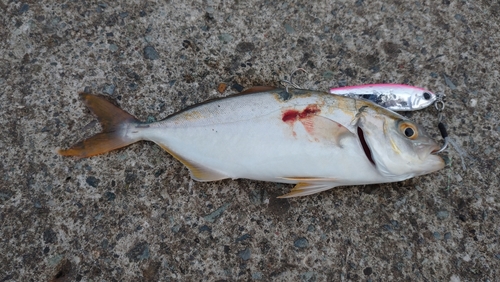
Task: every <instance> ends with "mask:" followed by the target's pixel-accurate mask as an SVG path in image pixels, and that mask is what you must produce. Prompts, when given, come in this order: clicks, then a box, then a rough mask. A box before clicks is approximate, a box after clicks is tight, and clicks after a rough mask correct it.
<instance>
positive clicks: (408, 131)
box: [405, 127, 415, 137]
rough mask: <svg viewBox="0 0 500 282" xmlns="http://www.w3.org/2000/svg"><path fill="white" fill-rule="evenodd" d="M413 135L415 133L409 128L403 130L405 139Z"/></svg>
mask: <svg viewBox="0 0 500 282" xmlns="http://www.w3.org/2000/svg"><path fill="white" fill-rule="evenodd" d="M414 134H415V131H413V129H411V127H408V128H406V129H405V135H406V137H412V136H413V135H414Z"/></svg>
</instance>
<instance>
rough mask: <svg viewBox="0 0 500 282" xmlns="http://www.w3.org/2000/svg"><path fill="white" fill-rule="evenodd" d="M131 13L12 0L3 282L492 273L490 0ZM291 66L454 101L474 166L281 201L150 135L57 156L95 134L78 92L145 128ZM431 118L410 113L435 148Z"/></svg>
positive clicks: (318, 77) (3, 87)
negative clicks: (202, 179)
mask: <svg viewBox="0 0 500 282" xmlns="http://www.w3.org/2000/svg"><path fill="white" fill-rule="evenodd" d="M123 2H125V3H124V4H117V3H115V1H107V2H104V1H103V2H95V1H78V0H73V1H47V0H42V1H26V2H21V1H10V0H2V1H0V22H1V23H0V124H1V126H2V133H1V134H0V156H1V158H2V161H1V162H0V172H1V178H0V222H1V225H0V281H48V280H52V281H139V280H141V281H155V280H161V281H177V280H179V281H201V280H204V281H235V280H261V281H389V280H396V281H402V280H404V281H495V280H497V279H498V278H497V277H498V276H499V274H500V270H499V266H500V245H499V232H500V227H499V223H500V214H499V208H500V198H499V195H500V194H499V181H498V175H499V173H500V169H499V167H498V165H499V152H498V150H499V146H500V145H499V142H498V139H499V135H500V125H499V120H500V115H499V111H500V103H499V100H500V99H499V96H498V94H497V92H498V89H499V87H500V85H499V82H500V80H499V76H500V74H499V61H500V28H499V20H498V19H499V18H500V5H499V3H498V2H497V1H471V0H443V1H404V0H403V1H401V0H389V1H380V0H377V1H363V0H340V1H267V0H249V1H216V0H206V1H197V0H195V1H180V0H174V1H123ZM283 2H289V3H283ZM298 67H302V68H304V69H306V70H307V71H308V74H298V75H297V77H296V78H295V81H296V82H297V83H298V84H299V85H301V86H302V87H303V88H307V89H315V90H326V89H328V87H330V86H339V85H356V84H361V83H372V82H393V83H407V84H412V85H418V86H422V87H425V88H429V89H431V90H433V91H434V92H437V93H445V94H446V95H447V102H446V109H445V111H444V121H445V123H446V125H447V127H448V130H449V133H450V136H451V137H452V139H453V140H454V141H455V142H456V143H457V144H459V145H460V147H461V148H462V149H463V150H464V151H466V152H467V153H468V154H469V157H468V158H466V159H465V164H466V169H465V170H464V169H463V168H462V165H461V161H460V155H459V154H458V153H457V152H456V151H455V150H453V149H448V157H449V159H450V160H451V167H448V168H446V169H443V170H441V171H438V172H436V173H433V174H430V175H426V176H422V177H418V178H415V179H411V180H407V181H404V182H400V183H393V184H382V185H370V186H357V187H343V188H337V189H332V190H330V191H327V192H324V193H321V194H318V195H313V196H308V197H303V198H296V199H290V200H280V199H276V196H279V195H281V194H284V193H286V192H287V191H289V190H290V189H291V188H292V186H291V185H283V184H276V183H264V182H256V181H249V180H236V181H231V180H225V181H219V182H212V183H198V182H194V181H193V180H191V178H190V176H189V173H188V171H187V169H186V168H185V167H184V166H182V165H181V164H180V163H179V162H178V161H176V160H175V159H174V158H172V157H171V156H169V155H168V154H167V153H166V152H164V151H162V150H161V149H160V148H159V147H158V146H156V145H154V144H152V143H149V142H141V143H137V144H134V145H132V146H130V147H127V148H125V149H121V150H118V151H114V152H111V153H108V154H105V155H102V156H98V157H93V158H89V159H76V158H64V157H61V156H59V155H57V154H56V153H55V151H54V150H55V148H57V147H63V148H67V147H68V146H70V145H72V144H74V143H75V142H77V141H79V140H82V139H83V138H85V137H88V136H90V135H92V134H94V133H96V132H97V131H99V126H98V123H97V121H96V119H95V117H94V116H93V115H92V114H90V112H89V111H88V110H87V109H86V107H85V106H84V104H83V103H82V102H81V100H80V98H79V96H78V92H81V91H88V92H92V93H97V94H103V95H107V96H109V98H110V99H111V100H114V101H116V102H117V103H118V104H119V105H120V107H122V108H123V109H125V110H127V111H129V112H131V113H132V114H134V115H136V116H137V117H138V118H140V119H141V120H149V121H153V120H159V119H162V118H165V117H166V116H168V115H169V114H172V113H174V112H176V111H179V110H181V109H183V108H185V107H187V106H189V105H194V104H197V103H199V102H203V101H205V100H207V99H210V98H217V97H223V96H227V95H230V94H233V93H237V92H238V91H239V90H241V88H247V87H250V86H252V85H273V86H279V85H280V84H279V81H280V79H284V78H286V77H287V76H288V74H289V73H290V72H292V71H293V70H295V69H296V68H298ZM220 83H225V84H227V85H228V87H227V89H226V90H225V91H223V93H219V92H218V85H219V84H220ZM436 115H437V113H436V110H435V109H434V108H433V107H429V108H427V109H425V110H422V111H419V112H414V113H412V114H409V116H411V118H412V119H414V120H416V121H417V122H419V123H420V124H422V125H423V126H424V127H425V128H426V129H427V131H428V132H429V133H430V134H431V135H432V136H434V137H435V138H436V139H437V140H441V138H440V136H439V134H438V130H437V128H436Z"/></svg>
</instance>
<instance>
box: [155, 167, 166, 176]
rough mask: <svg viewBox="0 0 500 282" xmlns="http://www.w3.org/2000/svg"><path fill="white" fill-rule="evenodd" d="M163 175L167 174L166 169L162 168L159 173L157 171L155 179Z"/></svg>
mask: <svg viewBox="0 0 500 282" xmlns="http://www.w3.org/2000/svg"><path fill="white" fill-rule="evenodd" d="M163 173H165V169H163V168H160V169H158V170H157V171H155V177H156V178H158V177H160V175H162V174H163Z"/></svg>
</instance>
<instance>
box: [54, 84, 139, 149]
mask: <svg viewBox="0 0 500 282" xmlns="http://www.w3.org/2000/svg"><path fill="white" fill-rule="evenodd" d="M80 95H81V96H82V98H83V99H84V102H85V104H86V105H87V107H89V109H90V110H91V111H92V112H93V113H94V114H95V115H96V116H97V119H98V120H99V122H100V123H101V125H102V132H101V133H98V134H96V135H94V136H92V137H90V138H88V139H85V140H83V141H80V142H78V143H77V144H75V145H73V146H72V147H71V148H69V149H66V150H59V151H58V153H59V154H60V155H62V156H76V157H80V158H86V157H91V156H95V155H99V154H103V153H106V152H109V151H111V150H115V149H118V148H121V147H125V146H127V145H130V144H132V143H135V142H137V141H139V140H138V139H132V138H130V137H128V136H126V133H127V128H128V126H129V125H130V124H133V123H140V121H139V120H138V119H136V118H135V117H134V116H132V115H131V114H129V113H127V112H125V111H124V110H122V109H120V108H118V107H116V106H115V105H113V104H111V103H110V102H108V101H107V100H106V99H104V98H101V97H98V96H94V95H91V94H88V93H81V94H80Z"/></svg>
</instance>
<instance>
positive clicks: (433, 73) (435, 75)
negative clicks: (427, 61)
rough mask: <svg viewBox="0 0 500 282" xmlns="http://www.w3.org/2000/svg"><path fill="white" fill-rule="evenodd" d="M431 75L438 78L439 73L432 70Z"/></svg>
mask: <svg viewBox="0 0 500 282" xmlns="http://www.w3.org/2000/svg"><path fill="white" fill-rule="evenodd" d="M429 75H430V76H431V77H432V78H438V74H437V73H435V72H431V73H430V74H429Z"/></svg>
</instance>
